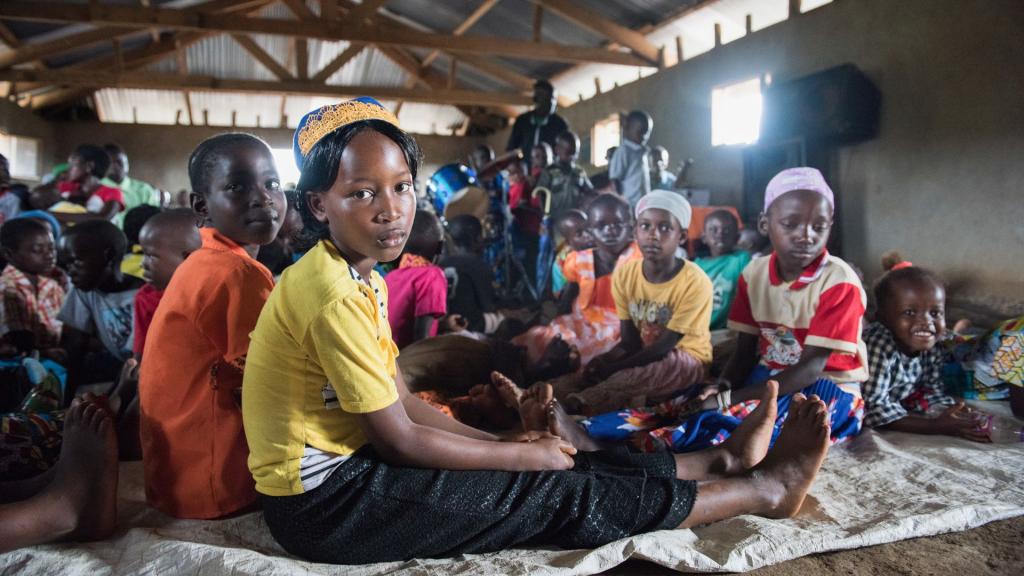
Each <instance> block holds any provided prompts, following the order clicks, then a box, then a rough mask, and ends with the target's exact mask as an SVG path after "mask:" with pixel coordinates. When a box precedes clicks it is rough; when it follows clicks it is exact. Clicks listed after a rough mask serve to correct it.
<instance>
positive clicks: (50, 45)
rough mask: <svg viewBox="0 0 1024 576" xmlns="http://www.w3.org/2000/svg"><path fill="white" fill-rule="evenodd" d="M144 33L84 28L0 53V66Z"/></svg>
mask: <svg viewBox="0 0 1024 576" xmlns="http://www.w3.org/2000/svg"><path fill="white" fill-rule="evenodd" d="M143 33H145V31H144V30H126V29H124V28H110V27H106V26H104V27H100V28H93V29H92V30H86V31H84V32H79V33H77V34H70V35H68V36H63V37H60V38H55V39H53V40H48V41H45V42H38V43H35V44H25V43H22V45H21V46H20V47H18V48H15V49H13V50H11V51H10V52H5V53H3V54H0V68H10V67H11V66H17V65H18V64H24V63H25V62H33V61H35V60H42V59H43V58H49V57H51V56H56V55H58V54H65V53H67V52H72V51H74V50H79V49H81V48H88V47H89V46H96V45H98V44H104V43H106V42H109V41H111V40H114V39H120V38H125V37H128V36H137V35H139V34H143Z"/></svg>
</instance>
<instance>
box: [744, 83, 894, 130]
mask: <svg viewBox="0 0 1024 576" xmlns="http://www.w3.org/2000/svg"><path fill="white" fill-rule="evenodd" d="M880 104H881V94H880V93H879V92H878V88H877V87H875V85H874V83H873V82H871V80H870V79H868V77H867V76H865V75H864V73H863V72H861V71H860V70H859V69H858V68H857V67H856V66H854V65H853V64H843V65H841V66H836V67H835V68H830V69H828V70H824V71H822V72H818V73H816V74H811V75H810V76H805V77H803V78H799V79H796V80H791V81H789V82H780V83H778V84H772V85H770V86H769V87H768V88H767V89H766V90H765V94H764V110H763V113H762V116H761V138H760V142H761V143H762V144H764V143H775V142H782V141H785V140H790V139H793V138H803V139H805V140H807V141H827V142H830V143H835V144H848V143H853V142H860V141H862V140H869V139H871V138H874V137H875V136H876V135H877V134H878V115H879V107H880Z"/></svg>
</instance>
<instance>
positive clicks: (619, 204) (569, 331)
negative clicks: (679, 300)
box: [514, 194, 642, 366]
mask: <svg viewBox="0 0 1024 576" xmlns="http://www.w3.org/2000/svg"><path fill="white" fill-rule="evenodd" d="M587 222H588V224H589V227H590V233H591V235H593V237H594V241H595V247H594V248H593V249H591V250H583V251H579V252H573V253H571V254H569V256H567V257H566V259H565V261H564V263H563V264H562V273H563V274H564V276H565V279H566V286H565V288H564V289H563V290H562V294H561V296H560V298H559V301H558V312H559V314H560V315H559V316H558V317H556V318H555V319H554V320H552V321H551V322H550V323H549V324H548V325H547V326H535V327H533V328H531V329H530V330H529V331H527V332H526V333H524V334H522V335H521V336H518V337H517V338H516V339H515V340H514V343H516V344H519V345H522V346H525V347H526V348H527V350H528V351H529V353H530V356H531V357H532V358H534V359H539V358H540V357H541V356H542V355H543V354H544V350H545V348H547V346H548V345H549V344H550V343H551V342H552V341H554V339H555V338H556V337H560V338H561V339H562V340H564V341H565V342H567V343H569V344H570V345H571V346H574V347H575V348H576V349H577V350H578V351H579V358H580V360H581V362H582V364H583V365H584V366H585V365H586V364H587V363H588V362H590V360H591V359H593V358H594V357H596V356H598V355H600V354H603V353H605V352H607V351H609V350H611V348H612V347H613V346H615V344H616V343H617V342H618V341H619V327H620V321H619V318H618V316H617V315H616V308H615V298H614V296H613V295H612V272H613V271H614V270H615V268H616V267H617V266H621V265H623V264H625V263H626V262H629V261H631V260H639V259H641V258H642V254H641V252H640V248H639V247H638V246H637V245H636V243H635V242H634V241H633V218H632V215H631V211H630V208H629V204H627V203H626V201H625V200H623V199H622V197H620V196H618V195H615V194H602V195H599V196H597V197H596V198H595V199H594V200H593V201H592V202H591V203H590V204H589V206H588V207H587Z"/></svg>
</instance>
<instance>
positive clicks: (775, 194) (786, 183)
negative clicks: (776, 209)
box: [764, 166, 836, 212]
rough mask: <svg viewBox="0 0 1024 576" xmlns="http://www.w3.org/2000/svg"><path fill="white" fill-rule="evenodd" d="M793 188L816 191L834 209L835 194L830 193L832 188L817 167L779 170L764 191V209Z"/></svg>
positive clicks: (766, 209) (766, 210)
mask: <svg viewBox="0 0 1024 576" xmlns="http://www.w3.org/2000/svg"><path fill="white" fill-rule="evenodd" d="M793 190H810V191H811V192H817V193H818V194H821V195H822V196H824V197H825V200H828V205H829V206H831V207H832V209H833V210H835V209H836V200H835V196H834V195H833V194H832V189H831V188H829V187H828V184H827V183H826V182H825V177H824V176H822V175H821V172H819V171H818V169H817V168H808V167H806V166H805V167H800V168H787V169H785V170H783V171H782V172H779V173H778V174H776V175H775V177H774V178H772V180H771V182H769V183H768V187H767V188H766V189H765V191H764V211H765V212H768V207H769V206H771V205H772V202H775V200H777V199H778V198H779V196H782V195H783V194H785V193H786V192H792V191H793Z"/></svg>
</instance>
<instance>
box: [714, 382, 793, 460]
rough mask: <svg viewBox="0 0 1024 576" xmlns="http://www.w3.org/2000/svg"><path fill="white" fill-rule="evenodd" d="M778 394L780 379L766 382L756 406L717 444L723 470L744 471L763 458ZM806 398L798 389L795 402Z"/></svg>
mask: <svg viewBox="0 0 1024 576" xmlns="http://www.w3.org/2000/svg"><path fill="white" fill-rule="evenodd" d="M778 395H779V383H778V382H776V381H775V380H769V381H767V382H765V388H764V393H763V394H761V400H760V403H759V404H758V405H757V408H755V409H754V411H753V412H751V413H750V414H749V415H747V417H746V418H744V419H743V422H741V423H740V425H739V426H738V427H737V428H736V430H735V431H733V433H732V434H730V435H729V438H727V439H726V440H725V442H722V444H721V445H720V446H718V448H719V449H720V450H721V451H722V462H723V466H722V473H723V474H725V475H732V474H739V473H742V472H744V471H746V470H749V469H750V468H753V467H754V466H757V464H758V463H759V462H761V460H764V456H765V454H767V453H768V444H769V443H771V440H772V431H773V430H774V429H775V417H776V415H777V414H778V405H777V401H778ZM798 398H799V400H798ZM803 400H804V397H803V394H799V393H798V394H796V395H794V397H793V402H798V401H799V402H802V401H803Z"/></svg>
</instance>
